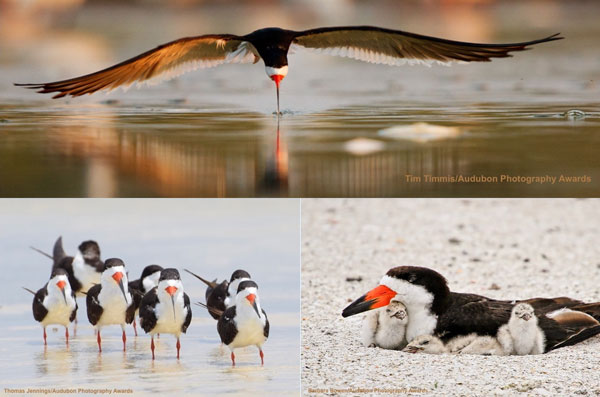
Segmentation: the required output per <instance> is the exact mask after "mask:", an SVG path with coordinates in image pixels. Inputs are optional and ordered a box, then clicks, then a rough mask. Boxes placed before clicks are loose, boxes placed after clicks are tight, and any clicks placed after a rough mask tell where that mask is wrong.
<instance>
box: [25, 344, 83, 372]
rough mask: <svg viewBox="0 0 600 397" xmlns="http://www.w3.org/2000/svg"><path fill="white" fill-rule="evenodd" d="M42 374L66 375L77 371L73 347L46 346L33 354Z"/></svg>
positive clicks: (37, 368)
mask: <svg viewBox="0 0 600 397" xmlns="http://www.w3.org/2000/svg"><path fill="white" fill-rule="evenodd" d="M33 362H34V363H36V370H37V373H38V374H39V375H40V376H47V375H65V374H68V373H74V372H76V371H77V359H76V355H75V354H74V353H73V351H72V350H71V349H67V348H66V347H65V346H64V345H61V346H50V347H48V346H44V350H43V351H40V352H37V353H35V354H34V356H33Z"/></svg>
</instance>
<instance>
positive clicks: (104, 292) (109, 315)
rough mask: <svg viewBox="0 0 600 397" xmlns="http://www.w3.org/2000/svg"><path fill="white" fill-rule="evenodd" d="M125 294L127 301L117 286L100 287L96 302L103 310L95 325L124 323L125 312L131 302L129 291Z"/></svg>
mask: <svg viewBox="0 0 600 397" xmlns="http://www.w3.org/2000/svg"><path fill="white" fill-rule="evenodd" d="M127 295H128V302H126V301H125V299H124V298H123V293H122V292H121V290H120V289H119V288H118V287H117V288H116V290H115V289H114V288H105V287H102V289H101V290H100V293H99V294H98V302H99V303H100V305H101V306H102V308H103V309H104V310H103V311H102V316H100V320H98V324H97V327H102V326H105V325H112V324H119V325H125V312H126V311H127V307H129V304H130V303H131V295H129V293H127Z"/></svg>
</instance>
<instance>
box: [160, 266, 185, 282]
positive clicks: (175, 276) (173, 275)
mask: <svg viewBox="0 0 600 397" xmlns="http://www.w3.org/2000/svg"><path fill="white" fill-rule="evenodd" d="M163 280H181V278H180V277H179V271H178V270H177V269H173V268H169V269H165V270H163V271H162V272H160V278H159V279H158V281H159V282H160V281H163Z"/></svg>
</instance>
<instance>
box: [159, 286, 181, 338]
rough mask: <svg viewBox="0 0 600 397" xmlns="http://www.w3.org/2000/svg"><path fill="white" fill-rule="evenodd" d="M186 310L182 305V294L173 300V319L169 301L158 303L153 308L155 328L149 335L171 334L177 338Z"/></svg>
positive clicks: (171, 305) (171, 306)
mask: <svg viewBox="0 0 600 397" xmlns="http://www.w3.org/2000/svg"><path fill="white" fill-rule="evenodd" d="M187 313H188V309H187V308H186V307H185V306H184V304H183V294H179V295H178V296H177V297H176V298H175V318H173V304H172V303H171V300H170V299H169V300H165V301H163V302H160V301H159V302H158V303H157V304H156V307H155V308H154V314H155V315H156V319H157V321H156V326H155V327H154V329H152V331H151V332H150V333H151V334H155V333H159V334H173V335H175V336H177V337H179V335H181V326H182V325H183V323H184V322H185V318H186V317H187Z"/></svg>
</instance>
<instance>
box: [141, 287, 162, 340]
mask: <svg viewBox="0 0 600 397" xmlns="http://www.w3.org/2000/svg"><path fill="white" fill-rule="evenodd" d="M157 291H158V287H154V288H152V289H151V290H150V291H148V293H146V294H145V295H144V297H143V298H142V301H141V303H140V326H141V327H142V329H143V330H144V331H145V332H146V333H148V332H150V331H152V330H153V329H154V327H156V321H157V319H156V314H155V313H154V308H155V307H156V305H157V304H158V292H157Z"/></svg>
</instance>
